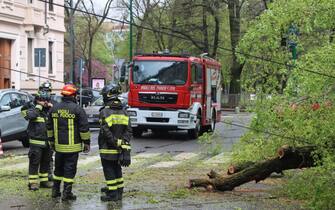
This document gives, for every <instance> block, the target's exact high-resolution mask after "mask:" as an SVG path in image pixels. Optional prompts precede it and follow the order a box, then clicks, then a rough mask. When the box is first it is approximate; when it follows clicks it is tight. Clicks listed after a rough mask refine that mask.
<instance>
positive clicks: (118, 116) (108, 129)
mask: <svg viewBox="0 0 335 210" xmlns="http://www.w3.org/2000/svg"><path fill="white" fill-rule="evenodd" d="M120 92H121V89H120V87H119V86H118V85H115V84H110V85H107V86H105V87H104V88H103V89H102V91H101V94H102V96H103V101H104V107H102V108H101V110H100V125H101V126H100V133H99V137H98V141H99V153H100V157H101V164H102V167H103V172H104V176H105V179H106V183H107V186H106V187H103V188H101V192H103V193H105V195H103V196H101V200H102V201H117V200H121V199H122V194H123V188H124V185H123V177H122V168H121V167H122V166H124V167H128V166H129V165H130V150H131V147H130V138H131V127H130V121H129V117H128V115H127V111H126V110H125V108H124V106H123V105H122V103H121V101H120V100H119V98H118V95H119V94H120Z"/></svg>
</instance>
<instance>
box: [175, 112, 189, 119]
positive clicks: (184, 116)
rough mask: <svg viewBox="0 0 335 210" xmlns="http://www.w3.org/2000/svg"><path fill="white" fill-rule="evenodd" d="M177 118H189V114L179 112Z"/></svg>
mask: <svg viewBox="0 0 335 210" xmlns="http://www.w3.org/2000/svg"><path fill="white" fill-rule="evenodd" d="M178 118H190V113H187V112H179V114H178Z"/></svg>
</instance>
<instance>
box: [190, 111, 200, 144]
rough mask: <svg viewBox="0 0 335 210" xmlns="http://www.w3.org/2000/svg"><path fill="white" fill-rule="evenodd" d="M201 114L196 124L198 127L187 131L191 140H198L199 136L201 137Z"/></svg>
mask: <svg viewBox="0 0 335 210" xmlns="http://www.w3.org/2000/svg"><path fill="white" fill-rule="evenodd" d="M200 116H201V115H200V114H198V117H197V123H196V126H195V128H194V129H190V130H187V132H188V136H189V137H190V139H197V138H198V136H199V135H200V131H201V124H200V123H201V118H200Z"/></svg>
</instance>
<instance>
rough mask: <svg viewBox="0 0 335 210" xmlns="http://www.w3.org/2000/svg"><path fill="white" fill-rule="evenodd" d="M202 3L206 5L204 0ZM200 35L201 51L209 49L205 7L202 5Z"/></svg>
mask: <svg viewBox="0 0 335 210" xmlns="http://www.w3.org/2000/svg"><path fill="white" fill-rule="evenodd" d="M202 4H204V5H206V0H202ZM202 36H203V42H204V44H203V49H202V51H203V52H207V53H208V51H209V43H208V24H207V7H202Z"/></svg>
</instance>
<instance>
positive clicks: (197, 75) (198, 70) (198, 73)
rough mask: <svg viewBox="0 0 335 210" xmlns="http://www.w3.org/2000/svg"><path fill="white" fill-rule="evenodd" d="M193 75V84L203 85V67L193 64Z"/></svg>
mask: <svg viewBox="0 0 335 210" xmlns="http://www.w3.org/2000/svg"><path fill="white" fill-rule="evenodd" d="M191 74H192V76H191V77H192V83H202V81H203V72H202V66H201V65H200V64H195V63H193V64H192V67H191Z"/></svg>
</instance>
